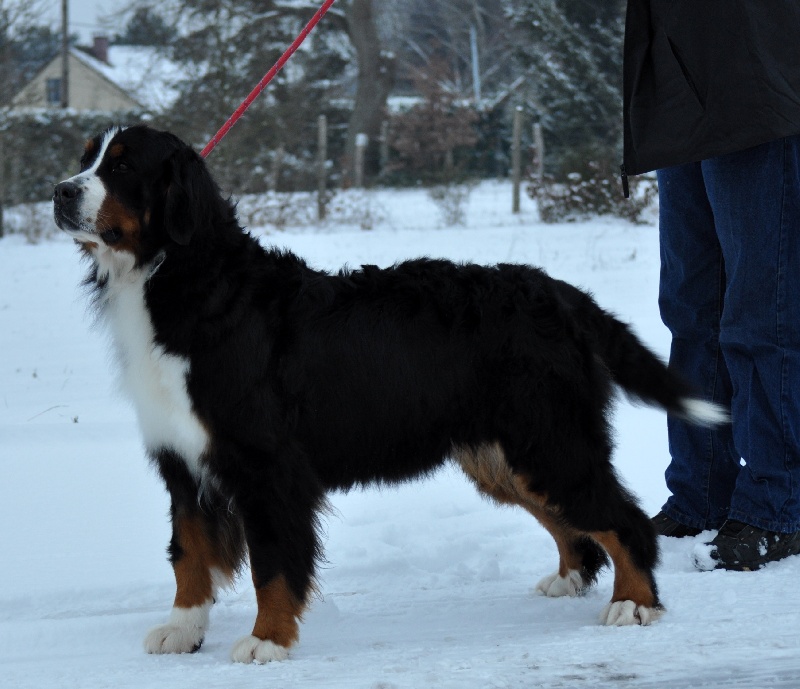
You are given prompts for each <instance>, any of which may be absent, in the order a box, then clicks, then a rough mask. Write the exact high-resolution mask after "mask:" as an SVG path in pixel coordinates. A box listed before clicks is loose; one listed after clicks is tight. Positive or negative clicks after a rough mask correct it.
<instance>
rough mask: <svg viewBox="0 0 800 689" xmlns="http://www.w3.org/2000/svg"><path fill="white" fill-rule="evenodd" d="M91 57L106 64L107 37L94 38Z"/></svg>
mask: <svg viewBox="0 0 800 689" xmlns="http://www.w3.org/2000/svg"><path fill="white" fill-rule="evenodd" d="M92 55H94V56H95V57H96V58H97V59H98V60H100V62H106V63H107V62H108V36H95V37H94V45H93V46H92Z"/></svg>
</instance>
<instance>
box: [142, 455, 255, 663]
mask: <svg viewBox="0 0 800 689" xmlns="http://www.w3.org/2000/svg"><path fill="white" fill-rule="evenodd" d="M159 465H160V467H159V468H160V469H161V472H162V476H164V478H165V480H166V482H167V487H168V489H169V491H170V494H171V498H172V507H171V514H172V540H171V541H170V545H169V555H170V561H171V562H172V567H173V571H174V573H175V584H176V591H175V601H174V603H173V607H172V612H171V614H170V618H169V621H168V622H167V623H166V624H163V625H160V626H158V627H155V628H153V629H152V630H150V632H149V633H148V634H147V636H146V637H145V641H144V647H145V650H146V651H147V652H148V653H193V652H194V651H197V650H198V649H199V648H200V646H201V645H202V643H203V638H204V637H205V633H206V630H207V628H208V624H209V614H210V611H211V607H212V605H213V604H214V598H215V596H216V592H217V590H218V589H219V588H222V587H225V586H227V585H228V584H230V582H231V581H232V580H233V577H234V574H235V572H236V570H237V569H238V567H239V565H240V563H241V560H242V556H243V550H244V539H243V533H242V528H241V524H240V522H239V521H238V518H237V517H236V516H235V515H234V514H233V513H231V512H230V511H229V506H228V505H227V504H225V503H224V502H223V500H222V498H220V497H219V496H218V495H216V494H214V493H213V492H209V491H204V492H202V493H201V492H200V488H199V485H198V483H197V482H196V481H195V480H194V479H193V478H192V477H191V476H190V475H189V473H188V471H186V469H185V466H183V465H182V463H177V462H176V463H171V460H169V459H167V458H164V457H162V458H161V459H160V460H159Z"/></svg>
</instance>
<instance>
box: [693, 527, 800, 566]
mask: <svg viewBox="0 0 800 689" xmlns="http://www.w3.org/2000/svg"><path fill="white" fill-rule="evenodd" d="M798 553H800V531H795V532H794V533H776V532H774V531H767V530H766V529H759V528H757V527H755V526H750V525H749V524H743V523H742V522H737V521H733V520H728V521H726V522H725V523H724V524H723V525H722V528H721V529H720V530H719V533H718V534H717V535H716V536H715V537H714V539H713V540H712V541H711V543H704V544H703V545H698V546H695V549H694V564H695V567H697V568H698V569H702V570H706V571H707V570H712V569H731V570H735V571H737V572H750V571H755V570H757V569H761V568H762V567H763V566H764V565H765V564H767V563H768V562H775V561H777V560H782V559H783V558H785V557H789V556H790V555H797V554H798Z"/></svg>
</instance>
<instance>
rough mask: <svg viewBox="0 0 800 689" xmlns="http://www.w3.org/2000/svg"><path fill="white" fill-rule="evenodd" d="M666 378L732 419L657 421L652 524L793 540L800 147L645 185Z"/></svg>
mask: <svg viewBox="0 0 800 689" xmlns="http://www.w3.org/2000/svg"><path fill="white" fill-rule="evenodd" d="M658 186H659V198H660V240H661V285H660V294H659V307H660V309H661V318H662V320H663V321H664V324H665V325H666V326H667V327H668V328H669V330H670V332H671V333H672V347H671V351H670V365H671V366H673V367H675V369H676V370H678V371H679V372H680V373H682V374H683V375H684V376H685V377H686V378H687V379H688V380H689V381H690V382H692V383H694V385H695V386H696V388H697V390H698V392H699V393H700V394H701V395H702V396H704V397H705V398H706V399H710V400H714V401H716V402H719V403H721V404H723V405H725V406H728V407H729V408H730V410H731V421H732V423H731V425H730V426H723V427H721V428H716V429H712V430H709V429H707V428H699V427H696V426H691V425H689V424H687V423H685V422H683V421H680V420H676V419H672V418H671V419H669V421H668V427H669V448H670V454H671V456H672V461H671V463H670V465H669V467H668V468H667V471H666V481H667V487H668V488H669V490H670V492H671V493H672V495H671V496H670V498H669V499H668V501H667V503H666V505H664V512H666V514H667V515H668V516H670V517H672V518H673V519H675V520H676V521H678V522H680V523H682V524H685V525H687V526H693V527H697V528H701V529H716V528H719V527H720V526H721V525H722V523H723V522H724V521H725V520H726V519H735V520H737V521H741V522H745V523H747V524H751V525H753V526H756V527H758V528H762V529H767V530H769V531H779V532H784V533H789V532H793V531H797V530H799V529H800V136H795V137H790V138H787V139H780V140H777V141H773V142H771V143H768V144H764V145H762V146H757V147H755V148H751V149H748V150H746V151H741V152H738V153H733V154H729V155H724V156H719V157H717V158H712V159H709V160H704V161H702V162H699V163H689V164H686V165H679V166H676V167H671V168H667V169H664V170H659V171H658Z"/></svg>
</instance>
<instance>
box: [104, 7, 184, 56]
mask: <svg viewBox="0 0 800 689" xmlns="http://www.w3.org/2000/svg"><path fill="white" fill-rule="evenodd" d="M174 36H175V31H174V29H173V28H172V27H170V26H169V25H168V24H167V22H166V20H165V19H164V18H163V17H162V16H161V15H160V14H159V13H158V12H157V11H156V10H155V9H153V8H152V7H150V6H149V5H144V6H142V7H137V8H136V9H135V10H134V13H133V15H132V16H131V18H130V19H129V20H128V23H127V25H126V26H125V30H124V32H123V33H120V34H117V35H116V36H114V39H113V43H116V44H118V45H147V46H167V45H169V44H170V43H171V42H172V39H173V37H174Z"/></svg>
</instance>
